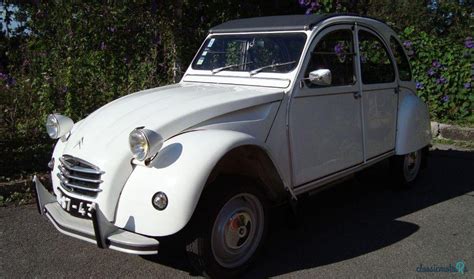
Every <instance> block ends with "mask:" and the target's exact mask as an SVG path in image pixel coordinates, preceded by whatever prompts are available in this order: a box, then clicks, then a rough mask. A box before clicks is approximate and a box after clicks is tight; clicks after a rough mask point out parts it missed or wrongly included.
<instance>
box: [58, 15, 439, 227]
mask: <svg viewBox="0 0 474 279" xmlns="http://www.w3.org/2000/svg"><path fill="white" fill-rule="evenodd" d="M354 22H358V24H360V25H361V26H371V27H373V28H374V29H375V30H376V31H377V32H378V34H379V35H380V36H381V37H382V38H384V39H385V40H386V41H387V39H388V38H389V37H390V35H394V33H393V31H392V30H391V29H389V28H388V27H387V26H385V25H384V24H382V23H380V22H378V21H375V20H370V19H364V18H357V17H350V16H347V17H336V18H330V19H328V20H325V21H323V22H322V23H320V24H319V25H318V26H316V27H314V28H313V29H312V30H307V31H298V32H299V33H305V34H306V35H307V37H308V39H307V42H306V45H305V47H304V49H303V55H302V56H301V59H300V61H299V62H298V66H297V67H296V68H295V69H294V70H293V71H291V72H289V73H285V74H281V73H264V72H261V73H258V74H256V75H254V76H250V75H249V73H247V72H233V71H222V72H219V73H216V74H212V73H211V71H203V70H194V69H192V68H191V67H189V69H188V70H187V71H186V73H185V75H184V77H183V79H182V81H181V82H180V83H179V84H175V85H170V86H165V87H160V88H155V89H149V90H144V91H141V92H138V93H135V94H131V95H128V96H125V97H122V98H120V99H118V100H115V101H113V102H111V103H109V104H107V105H105V106H104V107H102V108H100V109H98V110H97V111H95V112H94V113H92V114H91V115H89V116H88V117H87V118H85V119H84V120H82V121H80V122H78V123H76V125H75V126H74V128H73V130H72V131H71V135H70V136H69V138H68V139H67V140H58V143H57V144H56V147H55V150H54V153H53V157H54V158H56V159H57V158H59V157H61V156H62V155H64V154H67V155H71V156H74V157H77V158H80V159H83V160H85V161H87V162H89V163H92V164H94V165H96V166H98V167H99V168H100V170H102V171H104V172H105V174H103V175H102V180H103V181H104V182H103V183H101V185H100V188H101V190H102V192H100V193H99V194H98V196H97V197H96V198H90V197H87V196H82V195H77V194H74V193H68V195H70V196H72V197H76V198H79V199H82V200H88V201H94V202H96V203H97V204H99V205H100V208H101V210H102V211H103V213H104V215H105V216H106V218H107V219H108V220H109V221H110V222H112V223H113V224H114V225H115V226H117V227H119V228H124V229H125V230H128V231H132V232H136V233H138V234H143V235H147V236H165V235H170V234H174V233H177V232H179V231H180V230H181V229H182V228H183V227H184V226H185V225H186V224H187V223H188V222H189V220H190V218H191V216H192V214H193V212H194V210H195V207H196V204H197V202H198V201H199V198H200V195H201V192H202V189H203V188H204V186H205V183H206V181H207V178H208V177H209V174H210V173H211V171H212V170H213V168H214V166H215V165H216V163H217V162H218V161H219V159H221V158H222V157H223V156H224V155H225V154H226V153H227V152H229V151H230V150H232V149H233V148H236V147H238V146H242V145H254V146H259V147H261V148H262V149H263V150H264V151H265V152H266V153H267V154H268V156H269V158H270V159H271V160H272V162H273V164H274V166H275V168H276V169H277V171H278V173H279V175H280V178H281V180H282V182H283V185H285V187H288V188H290V189H293V190H295V192H297V193H301V192H305V191H309V190H312V189H314V188H315V187H317V186H318V185H319V184H317V183H316V184H314V183H315V182H318V181H323V180H321V179H326V178H327V177H336V176H338V175H342V174H344V175H346V174H348V173H347V171H345V172H343V170H347V169H348V168H353V171H356V170H359V169H360V168H362V167H364V166H366V165H368V163H369V161H370V160H371V159H373V158H378V157H380V156H383V155H384V154H389V155H393V154H407V153H409V152H413V151H415V150H418V149H420V148H423V147H425V146H426V145H428V144H429V141H430V124H429V123H430V122H429V116H428V111H427V108H426V106H425V105H424V104H423V103H422V102H421V101H420V100H419V98H418V97H416V95H415V87H414V82H400V81H398V75H397V79H396V80H397V81H396V82H395V83H393V84H381V85H378V84H376V85H370V86H369V85H363V86H359V85H360V84H359V83H360V76H359V79H358V81H357V83H356V84H354V85H353V86H351V87H350V88H348V87H344V88H341V87H334V88H333V87H327V88H324V89H318V90H311V89H308V88H300V80H301V79H302V78H304V76H303V73H304V70H305V67H306V66H305V65H306V64H307V62H308V52H309V49H310V48H311V46H314V44H315V42H316V41H317V40H318V36H319V35H320V34H321V33H322V32H325V31H324V30H325V28H338V27H334V26H333V25H335V24H346V25H347V24H354ZM292 32H293V31H292ZM276 33H285V32H276ZM397 86H400V88H401V91H400V94H399V95H395V94H393V92H392V90H393V89H394V88H395V87H397ZM354 92H359V93H360V94H361V96H362V98H359V99H355V98H354V97H353V93H354ZM394 96H395V97H394ZM371 106H373V107H371ZM140 126H144V127H146V128H147V129H151V130H154V131H156V132H157V133H159V134H160V135H161V136H162V137H163V139H164V140H165V142H164V145H163V147H162V149H161V151H160V152H159V153H158V155H157V157H156V158H155V159H154V160H153V161H152V163H151V164H150V165H149V166H144V165H142V164H134V163H132V158H133V157H132V154H131V152H130V150H129V147H128V135H129V133H130V132H131V131H132V130H133V129H134V128H136V127H140ZM79 142H80V143H79ZM57 162H58V160H56V165H55V166H54V169H53V171H52V180H53V181H52V182H53V188H54V191H55V192H56V194H58V188H59V187H61V186H60V185H59V179H58V178H57V177H56V174H57V172H58V168H57ZM354 166H355V167H354ZM351 171H352V169H351ZM324 181H326V180H324ZM298 189H300V190H298ZM301 189H304V191H303V190H301ZM158 191H162V192H164V193H166V195H167V196H168V199H169V204H168V207H167V208H166V209H165V210H163V211H158V210H156V209H155V208H154V207H153V206H152V203H151V199H152V196H153V194H154V193H156V192H158Z"/></svg>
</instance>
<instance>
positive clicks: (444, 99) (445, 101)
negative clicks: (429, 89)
mask: <svg viewBox="0 0 474 279" xmlns="http://www.w3.org/2000/svg"><path fill="white" fill-rule="evenodd" d="M441 101H443V102H444V103H447V102H448V101H449V96H448V95H444V96H443V97H442V98H441Z"/></svg>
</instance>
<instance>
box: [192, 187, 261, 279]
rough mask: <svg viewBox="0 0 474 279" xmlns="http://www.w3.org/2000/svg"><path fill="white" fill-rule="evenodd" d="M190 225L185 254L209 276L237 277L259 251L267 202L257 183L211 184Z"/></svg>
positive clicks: (193, 264)
mask: <svg viewBox="0 0 474 279" xmlns="http://www.w3.org/2000/svg"><path fill="white" fill-rule="evenodd" d="M209 188H210V189H207V190H206V192H205V193H203V195H204V196H203V197H202V199H201V201H200V202H199V205H198V208H197V210H198V211H196V216H193V220H192V221H191V222H192V223H191V224H190V232H191V234H190V237H189V241H188V242H187V245H186V253H187V255H188V259H189V261H190V264H191V265H192V266H193V268H194V269H195V270H196V271H197V272H198V273H199V274H203V275H204V276H206V277H210V278H231V277H237V276H239V275H240V274H242V272H244V271H245V270H246V269H247V268H248V267H249V265H250V264H251V263H252V262H253V260H254V259H255V258H256V256H257V255H258V254H259V252H260V250H261V248H262V244H263V242H264V240H265V237H266V234H267V228H268V224H267V222H268V218H267V214H268V202H267V200H266V198H265V196H264V195H263V194H262V193H261V191H260V189H259V188H258V186H257V185H251V184H249V182H248V181H242V180H237V181H233V182H231V181H229V180H227V181H225V182H220V183H217V184H214V185H212V186H210V187H209Z"/></svg>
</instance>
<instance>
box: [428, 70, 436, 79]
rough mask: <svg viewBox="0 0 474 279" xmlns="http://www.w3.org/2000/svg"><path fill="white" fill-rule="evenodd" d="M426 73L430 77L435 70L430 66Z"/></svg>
mask: <svg viewBox="0 0 474 279" xmlns="http://www.w3.org/2000/svg"><path fill="white" fill-rule="evenodd" d="M427 74H428V76H430V77H432V76H434V75H435V74H436V72H435V71H434V69H433V68H430V69H429V70H428V72H427Z"/></svg>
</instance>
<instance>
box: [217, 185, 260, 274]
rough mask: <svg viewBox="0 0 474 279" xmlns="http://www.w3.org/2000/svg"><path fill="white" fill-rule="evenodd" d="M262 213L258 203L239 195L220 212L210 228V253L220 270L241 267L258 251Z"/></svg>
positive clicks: (246, 194) (250, 197)
mask: <svg viewBox="0 0 474 279" xmlns="http://www.w3.org/2000/svg"><path fill="white" fill-rule="evenodd" d="M264 222H265V220H264V211H263V206H262V203H261V202H260V200H259V199H258V198H257V197H256V196H254V195H252V194H250V193H242V194H238V195H236V196H234V197H233V198H231V199H230V200H229V201H228V202H227V203H226V204H225V205H224V206H223V207H222V209H221V210H220V212H219V214H218V215H217V218H216V221H215V222H214V226H213V228H212V235H211V249H212V253H213V255H214V257H215V259H216V261H217V262H218V263H219V264H220V265H221V266H223V267H226V268H233V267H237V266H240V265H242V264H244V263H245V262H246V261H247V260H249V258H250V257H251V256H252V255H253V253H254V252H255V250H256V249H257V247H258V245H259V243H260V240H261V238H262V234H263V227H264Z"/></svg>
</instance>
